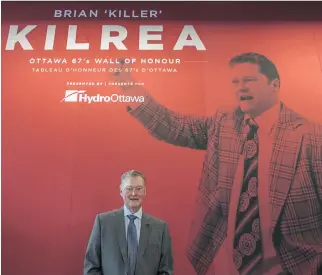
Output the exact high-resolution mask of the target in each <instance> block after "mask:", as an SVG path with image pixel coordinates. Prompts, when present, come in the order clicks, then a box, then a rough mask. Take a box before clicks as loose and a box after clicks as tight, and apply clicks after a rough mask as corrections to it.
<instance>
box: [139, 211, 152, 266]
mask: <svg viewBox="0 0 322 275" xmlns="http://www.w3.org/2000/svg"><path fill="white" fill-rule="evenodd" d="M150 233H151V224H150V217H149V215H147V214H145V213H143V214H142V221H141V232H140V241H139V253H138V260H139V259H140V257H142V256H143V255H144V252H145V249H146V247H147V243H148V240H149V238H150Z"/></svg>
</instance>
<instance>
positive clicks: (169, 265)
mask: <svg viewBox="0 0 322 275" xmlns="http://www.w3.org/2000/svg"><path fill="white" fill-rule="evenodd" d="M172 253H173V250H172V241H171V236H170V230H169V227H168V224H167V223H165V226H164V231H163V238H162V247H161V259H160V264H159V269H158V273H157V274H158V275H173V273H174V267H173V254H172Z"/></svg>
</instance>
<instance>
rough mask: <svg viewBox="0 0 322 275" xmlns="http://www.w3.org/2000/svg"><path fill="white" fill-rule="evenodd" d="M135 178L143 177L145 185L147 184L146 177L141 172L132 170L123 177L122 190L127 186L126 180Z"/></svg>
mask: <svg viewBox="0 0 322 275" xmlns="http://www.w3.org/2000/svg"><path fill="white" fill-rule="evenodd" d="M135 177H141V178H142V179H143V180H144V184H145V176H144V174H143V173H141V172H140V171H137V170H130V171H127V172H125V173H124V174H123V175H122V176H121V184H120V188H121V189H122V187H123V185H124V184H125V182H126V180H127V179H129V178H135Z"/></svg>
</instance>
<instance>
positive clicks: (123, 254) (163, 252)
mask: <svg viewBox="0 0 322 275" xmlns="http://www.w3.org/2000/svg"><path fill="white" fill-rule="evenodd" d="M126 263H127V245H126V236H125V221H124V209H123V208H121V209H118V210H114V211H110V212H106V213H101V214H98V215H97V216H96V218H95V222H94V227H93V229H92V233H91V236H90V240H89V243H88V247H87V250H86V254H85V261H84V275H110V274H111V275H126V274H127V271H126ZM135 274H136V275H173V258H172V244H171V238H170V233H169V228H168V225H167V223H166V222H164V221H162V220H159V219H157V218H154V217H152V216H150V215H148V214H146V213H144V212H143V214H142V220H141V231H140V240H139V252H138V259H137V265H136V270H135Z"/></svg>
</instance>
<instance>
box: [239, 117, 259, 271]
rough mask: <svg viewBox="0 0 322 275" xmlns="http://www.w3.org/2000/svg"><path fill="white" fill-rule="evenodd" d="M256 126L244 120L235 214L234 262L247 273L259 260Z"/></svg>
mask: <svg viewBox="0 0 322 275" xmlns="http://www.w3.org/2000/svg"><path fill="white" fill-rule="evenodd" d="M257 129H258V126H257V125H256V123H255V122H254V121H253V120H252V119H247V120H246V134H247V138H246V143H245V153H246V154H245V162H244V178H243V185H242V190H241V195H240V200H239V206H238V211H237V216H236V227H235V238H234V255H233V257H234V263H235V265H236V268H237V270H238V271H239V274H250V272H252V271H254V270H256V268H257V265H258V263H260V261H261V260H262V243H261V236H260V222H259V221H260V220H259V205H258V198H257V183H258V136H257Z"/></svg>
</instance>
